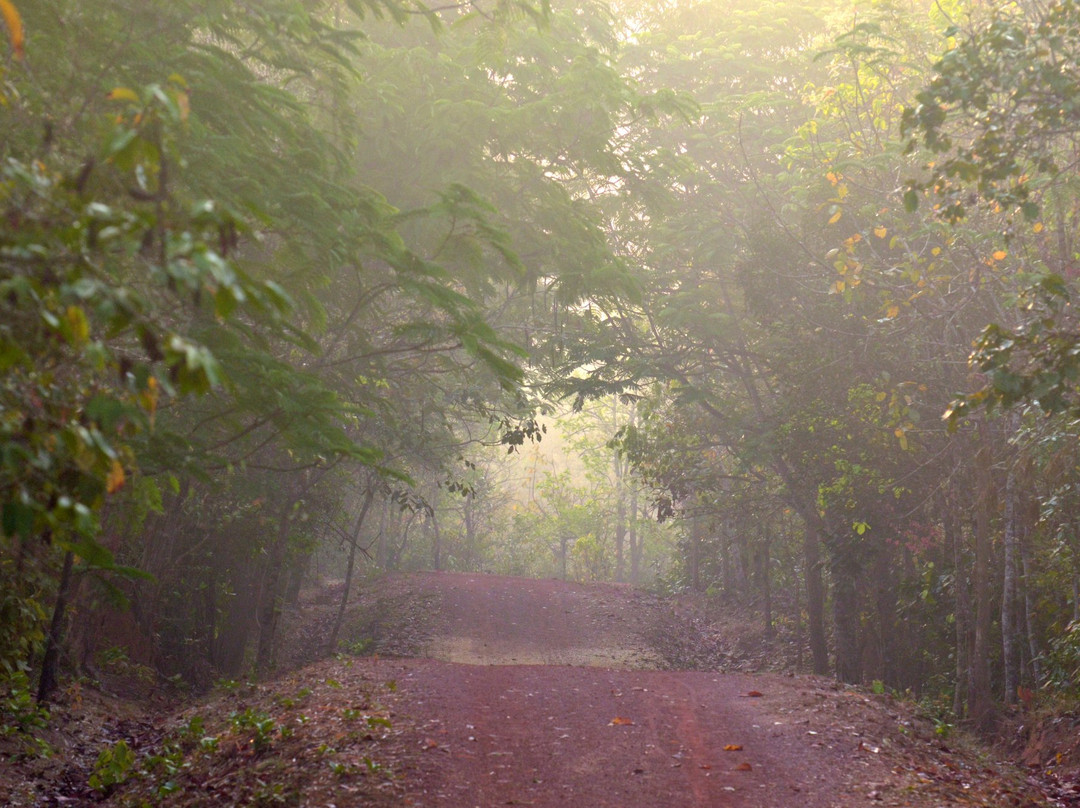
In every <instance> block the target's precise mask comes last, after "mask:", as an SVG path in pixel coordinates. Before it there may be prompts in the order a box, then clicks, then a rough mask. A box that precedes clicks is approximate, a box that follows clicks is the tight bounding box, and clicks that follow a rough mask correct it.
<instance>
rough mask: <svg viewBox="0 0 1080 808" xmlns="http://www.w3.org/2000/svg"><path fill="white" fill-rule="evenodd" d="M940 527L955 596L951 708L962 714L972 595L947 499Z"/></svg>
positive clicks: (967, 682)
mask: <svg viewBox="0 0 1080 808" xmlns="http://www.w3.org/2000/svg"><path fill="white" fill-rule="evenodd" d="M941 527H942V530H943V531H944V533H945V546H946V548H947V550H946V554H947V556H948V557H949V559H950V560H951V562H952V569H953V597H954V598H955V601H956V603H955V606H954V614H955V616H956V623H955V633H954V636H955V648H956V653H955V658H956V686H955V687H954V689H953V712H954V713H955V714H956V715H958V716H962V715H964V712H965V709H966V707H967V702H968V693H969V692H970V691H971V679H970V676H969V674H970V672H971V596H970V590H969V587H968V564H967V557H966V554H965V552H964V545H965V542H964V533H963V527H962V525H961V523H960V519H959V516H958V510H957V508H956V507H955V503H954V502H952V501H951V500H950V501H947V502H946V503H945V507H944V509H943V513H942V520H941Z"/></svg>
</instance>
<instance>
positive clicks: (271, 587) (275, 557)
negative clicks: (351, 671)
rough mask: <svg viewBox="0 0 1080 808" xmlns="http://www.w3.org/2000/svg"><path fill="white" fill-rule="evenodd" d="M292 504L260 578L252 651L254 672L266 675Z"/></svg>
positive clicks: (281, 602) (278, 611) (270, 665)
mask: <svg viewBox="0 0 1080 808" xmlns="http://www.w3.org/2000/svg"><path fill="white" fill-rule="evenodd" d="M292 505H293V503H292V502H290V503H289V504H288V506H287V507H286V508H285V510H284V511H283V512H282V514H281V518H280V520H279V522H278V529H277V535H276V536H274V542H273V544H272V545H271V546H270V558H269V559H268V560H267V564H266V575H265V576H264V578H263V590H262V598H261V599H260V601H259V642H258V645H257V648H256V652H255V672H256V674H257V675H259V676H265V675H266V674H268V673H269V672H270V671H271V670H273V667H274V650H275V649H274V644H275V641H276V640H277V630H278V624H279V623H280V622H281V612H282V607H283V606H284V597H283V593H282V591H281V589H282V578H283V576H284V573H285V558H286V556H287V555H288V548H289V528H290V526H291V525H292Z"/></svg>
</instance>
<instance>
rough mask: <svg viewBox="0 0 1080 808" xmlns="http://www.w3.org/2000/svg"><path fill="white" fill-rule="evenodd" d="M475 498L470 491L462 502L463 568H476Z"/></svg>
mask: <svg viewBox="0 0 1080 808" xmlns="http://www.w3.org/2000/svg"><path fill="white" fill-rule="evenodd" d="M475 511H476V500H475V498H474V497H473V494H472V492H471V491H470V492H469V493H468V494H467V495H466V496H465V502H463V503H462V509H461V513H462V521H463V522H464V523H465V569H467V570H476V569H477V567H478V566H479V561H480V552H479V550H478V549H477V547H476V512H475Z"/></svg>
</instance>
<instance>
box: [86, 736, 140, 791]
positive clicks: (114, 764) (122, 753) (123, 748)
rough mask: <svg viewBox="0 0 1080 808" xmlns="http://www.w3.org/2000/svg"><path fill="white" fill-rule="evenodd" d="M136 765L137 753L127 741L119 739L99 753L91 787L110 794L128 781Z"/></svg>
mask: <svg viewBox="0 0 1080 808" xmlns="http://www.w3.org/2000/svg"><path fill="white" fill-rule="evenodd" d="M134 766H135V753H134V752H133V751H132V750H131V748H130V747H129V746H128V745H127V741H117V742H116V743H114V744H113V745H112V746H106V747H105V748H104V749H102V750H101V752H99V753H98V757H97V762H96V763H95V764H94V771H93V773H91V775H90V788H92V789H94V790H95V791H100V792H101V793H102V794H105V795H106V796H108V795H109V794H111V793H112V792H113V791H115V790H116V787H117V786H118V785H122V784H123V783H124V782H126V781H127V779H128V777H129V776H130V774H131V770H132V768H133V767H134Z"/></svg>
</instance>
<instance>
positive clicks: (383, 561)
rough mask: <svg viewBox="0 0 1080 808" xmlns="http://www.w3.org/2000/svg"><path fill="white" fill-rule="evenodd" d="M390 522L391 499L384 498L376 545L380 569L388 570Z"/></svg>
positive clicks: (376, 557) (376, 559) (376, 556)
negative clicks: (388, 531) (388, 526)
mask: <svg viewBox="0 0 1080 808" xmlns="http://www.w3.org/2000/svg"><path fill="white" fill-rule="evenodd" d="M389 521H390V497H384V498H383V506H382V513H381V514H380V515H379V541H378V543H377V544H376V545H375V563H376V564H377V565H378V567H379V569H381V570H384V569H386V565H387V563H388V562H389V557H390V552H389V547H388V543H389V540H388V537H387V535H386V534H387V523H388V522H389Z"/></svg>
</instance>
